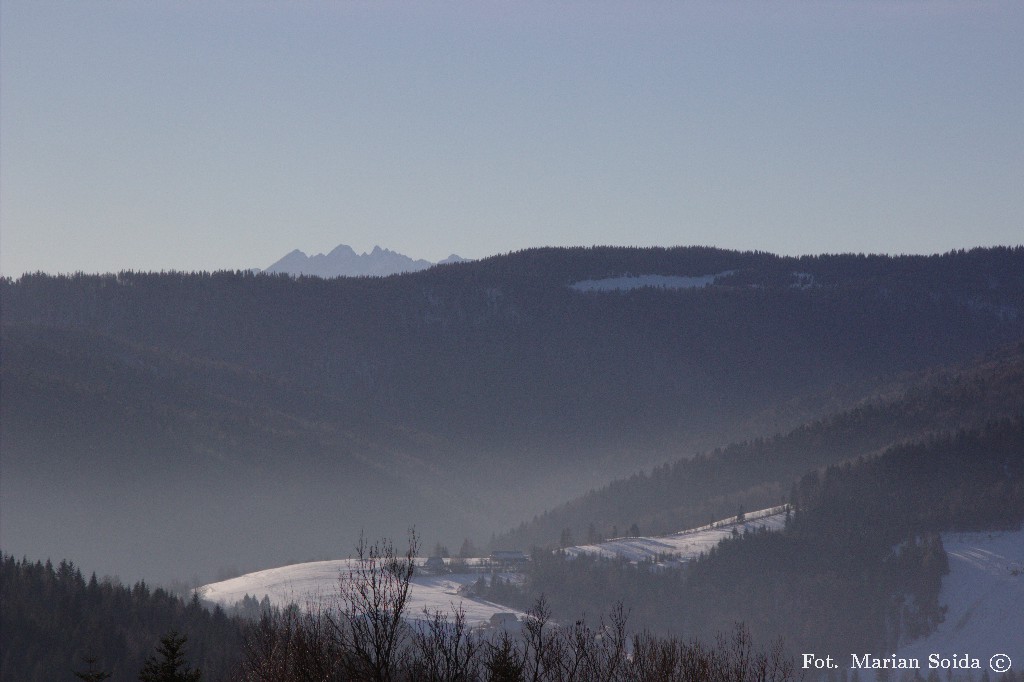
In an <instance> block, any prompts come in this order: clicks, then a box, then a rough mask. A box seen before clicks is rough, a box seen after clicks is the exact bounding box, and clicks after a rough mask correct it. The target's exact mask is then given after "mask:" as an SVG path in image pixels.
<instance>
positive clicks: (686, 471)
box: [495, 344, 1024, 548]
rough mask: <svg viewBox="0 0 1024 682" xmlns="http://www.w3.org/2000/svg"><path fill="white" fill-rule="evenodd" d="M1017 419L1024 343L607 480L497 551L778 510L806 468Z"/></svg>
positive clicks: (1023, 405)
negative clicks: (823, 413)
mask: <svg viewBox="0 0 1024 682" xmlns="http://www.w3.org/2000/svg"><path fill="white" fill-rule="evenodd" d="M1021 414H1024V344H1017V345H1014V346H1010V347H1007V348H1004V349H1001V350H999V351H997V352H993V353H991V354H989V355H987V356H985V357H984V358H982V359H980V360H978V361H976V362H973V363H968V364H965V365H962V366H955V367H951V368H947V369H935V370H930V371H927V372H923V373H917V374H913V375H909V376H907V377H905V378H903V379H902V380H901V381H898V382H894V383H892V384H889V385H886V386H885V387H883V388H881V389H880V390H879V393H878V394H876V395H875V396H872V397H871V398H868V399H865V400H864V401H862V402H861V403H860V404H858V405H856V406H855V407H853V408H851V409H848V410H844V411H841V412H839V413H836V414H833V415H829V416H828V417H825V418H823V419H820V420H815V421H813V422H810V423H808V424H805V425H803V426H800V427H799V428H797V429H794V430H792V431H789V432H788V433H785V434H779V435H776V436H774V437H771V438H757V439H753V440H750V441H746V442H742V443H737V444H732V445H729V446H727V447H724V448H718V449H715V450H714V451H711V452H708V453H704V454H701V455H698V456H695V457H689V458H684V459H679V460H677V461H675V462H672V463H669V464H665V465H662V466H659V467H655V468H654V469H652V470H650V471H648V472H644V473H639V474H634V475H633V476H631V477H629V478H626V479H621V480H618V481H614V482H612V483H610V484H608V485H607V486H605V487H602V488H600V489H599V490H596V491H592V492H590V493H588V494H586V495H583V496H581V497H579V498H576V499H574V500H571V501H569V502H567V503H565V504H563V505H560V506H558V507H556V508H554V509H552V510H550V511H548V512H545V513H544V514H542V515H540V516H539V517H536V518H535V519H534V520H533V521H532V522H531V523H524V524H522V525H521V526H520V527H519V528H517V529H515V530H513V531H510V532H508V533H506V534H504V535H502V536H499V537H498V539H497V540H496V541H495V543H496V545H500V546H517V547H523V548H529V547H532V546H534V545H541V546H545V545H546V546H551V545H553V544H554V543H555V542H556V541H557V540H558V539H559V538H560V537H561V536H563V534H564V533H565V530H566V529H568V531H569V536H570V537H572V538H576V540H577V541H579V542H583V541H589V540H592V539H594V538H593V537H592V536H594V535H596V536H598V537H615V536H621V535H624V534H626V532H627V529H629V528H630V527H631V526H633V525H634V524H636V526H637V529H638V530H639V532H640V533H641V534H643V535H658V534H664V533H671V532H675V531H677V530H680V529H683V528H690V527H694V526H698V525H701V524H704V523H708V522H709V521H712V520H715V519H719V518H723V517H726V516H731V515H733V514H735V513H737V510H739V509H745V510H748V511H750V510H754V509H761V508H764V507H768V506H771V505H774V504H780V503H781V502H782V501H784V500H785V498H786V497H787V496H788V494H789V491H790V487H791V485H792V483H793V482H794V481H796V480H797V479H798V478H800V477H801V476H803V475H804V474H805V473H806V472H808V471H810V470H815V469H818V468H821V467H825V466H827V465H831V464H836V463H838V462H842V461H845V460H850V459H854V458H856V457H862V456H869V455H872V454H876V453H878V452H881V451H882V450H884V449H885V448H887V447H890V446H892V445H896V444H899V443H903V442H909V441H915V440H919V439H921V438H927V437H930V436H932V435H935V434H940V433H944V432H949V431H955V430H956V429H963V428H973V427H978V426H981V425H983V424H985V423H986V422H988V421H989V420H991V419H995V418H1011V417H1016V416H1018V415H1021Z"/></svg>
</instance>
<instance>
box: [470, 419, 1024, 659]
mask: <svg viewBox="0 0 1024 682" xmlns="http://www.w3.org/2000/svg"><path fill="white" fill-rule="evenodd" d="M791 496H792V499H791V501H792V504H793V505H794V508H795V510H796V511H795V513H794V515H793V516H792V518H791V520H790V522H789V523H788V524H787V527H786V529H785V530H784V531H783V532H778V533H769V532H753V533H746V534H741V535H737V536H735V537H733V538H731V539H727V540H726V541H724V542H722V543H721V544H719V545H718V546H716V547H715V548H714V549H713V550H712V551H711V552H709V553H708V554H707V555H704V556H702V557H701V558H700V559H698V560H697V561H695V562H692V563H691V564H689V565H687V566H685V567H683V568H674V569H673V568H663V567H657V566H654V565H652V564H640V565H631V564H629V563H627V562H625V561H622V560H608V559H598V558H594V557H579V558H576V559H573V560H565V559H564V558H563V557H561V556H558V555H552V554H551V553H550V552H538V553H535V554H534V561H533V562H532V566H531V569H530V571H529V572H528V574H527V580H526V582H525V584H524V585H522V586H518V585H514V584H508V583H504V582H502V581H501V580H500V579H499V580H496V581H495V580H492V581H491V582H490V583H489V584H483V585H478V591H479V592H480V593H481V594H482V595H483V596H489V597H493V598H495V599H504V600H508V603H514V604H518V605H520V606H521V605H524V604H527V603H529V601H530V600H531V599H534V598H536V596H537V595H538V594H545V595H548V597H549V599H550V600H551V606H552V609H553V610H554V613H555V617H556V618H559V617H568V616H569V615H570V614H572V613H576V612H578V611H579V610H581V609H582V610H586V611H587V612H588V613H601V612H602V611H603V610H604V609H606V608H608V605H609V604H610V603H612V602H614V601H616V600H622V601H623V603H625V604H628V605H629V606H630V608H631V609H632V614H633V617H634V620H635V621H636V622H637V623H638V625H639V626H641V627H648V628H653V629H656V630H657V631H663V632H672V633H676V634H680V635H683V636H693V635H697V634H701V633H707V632H714V631H716V630H721V629H722V628H723V627H728V625H729V624H730V623H733V622H737V621H741V622H744V623H746V624H747V626H748V627H749V628H750V630H751V632H752V633H753V634H754V635H755V637H759V638H764V637H769V638H770V637H777V636H782V637H784V638H785V640H786V642H787V644H788V645H790V646H792V647H793V648H794V650H797V651H812V650H813V651H823V652H833V653H834V654H835V655H839V654H842V653H844V652H845V653H848V652H849V651H883V650H892V649H893V648H894V647H895V646H896V645H897V644H898V643H899V642H905V641H907V640H909V639H910V638H913V637H918V636H921V635H923V634H926V633H928V632H930V631H931V630H932V629H934V627H935V626H936V625H937V624H938V623H939V622H941V619H942V617H943V613H942V609H941V606H940V604H939V603H938V594H939V589H940V587H941V579H942V576H943V575H944V574H945V573H946V572H947V571H948V563H947V559H946V555H945V552H944V550H943V547H942V543H941V539H940V538H939V535H938V534H939V533H940V532H941V531H951V530H973V529H997V528H1004V529H1016V528H1019V527H1020V524H1021V521H1022V520H1024V419H1022V418H1020V417H1018V418H1016V419H1012V420H1004V421H999V422H993V423H991V424H989V425H987V426H986V427H984V428H981V429H978V430H962V431H959V432H957V433H956V434H952V435H942V436H938V437H935V438H934V439H930V440H928V441H924V442H920V443H916V444H911V445H903V446H897V447H893V448H891V449H889V450H887V451H886V452H885V453H884V454H882V455H880V456H878V457H873V458H866V459H861V460H858V461H857V462H853V463H845V464H843V465H838V466H832V467H829V468H827V469H826V470H824V471H823V472H812V473H810V474H807V475H806V476H805V477H803V479H801V481H800V483H799V484H798V485H796V486H795V487H794V488H793V490H792V493H791Z"/></svg>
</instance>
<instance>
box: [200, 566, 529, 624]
mask: <svg viewBox="0 0 1024 682" xmlns="http://www.w3.org/2000/svg"><path fill="white" fill-rule="evenodd" d="M353 562H354V560H352V559H340V560H336V561H313V562H310V563H305V564H293V565H291V566H281V567H279V568H270V569H267V570H264V571H256V572H255V573H248V574H246V575H243V576H239V577H237V578H232V579H230V580H224V581H221V582H218V583H211V584H209V585H204V586H203V587H200V588H199V591H200V596H201V597H202V598H203V599H205V600H207V601H211V602H214V603H217V604H220V605H222V606H233V605H234V604H235V603H236V602H238V601H240V600H241V599H242V598H243V597H245V596H246V595H249V596H250V597H256V598H257V599H263V597H264V596H266V597H267V598H268V599H269V600H270V603H271V604H273V605H275V606H287V605H288V604H292V603H294V604H298V605H299V606H300V607H303V608H307V607H308V606H310V605H312V604H316V603H318V602H319V603H323V604H330V603H331V600H332V599H333V598H334V597H335V596H336V595H337V594H338V580H339V577H340V576H342V575H348V572H349V570H350V569H351V567H352V566H353ZM480 575H481V574H480V573H451V574H445V575H426V574H424V573H423V572H417V573H416V575H414V577H413V579H412V587H411V589H410V590H409V602H408V605H407V611H406V613H407V614H408V615H409V616H410V617H412V618H416V617H419V616H421V615H422V614H423V609H427V610H428V611H429V612H430V613H433V612H434V611H441V612H442V613H447V614H448V615H449V617H451V613H452V607H453V605H455V606H459V605H461V607H462V609H463V610H464V611H465V612H466V620H467V622H469V623H470V624H472V625H476V624H478V623H479V622H481V621H489V620H490V618H491V616H492V615H494V614H495V613H509V612H511V613H516V615H517V616H518V615H520V614H519V613H518V612H516V611H515V610H514V609H510V608H508V607H507V606H502V605H500V604H495V603H493V602H488V601H484V600H481V599H476V598H473V597H469V596H463V595H460V594H459V593H458V590H459V588H460V587H462V586H464V585H469V584H472V583H474V582H476V581H477V579H479V578H480ZM502 577H504V578H508V577H509V576H508V575H507V574H503V576H502Z"/></svg>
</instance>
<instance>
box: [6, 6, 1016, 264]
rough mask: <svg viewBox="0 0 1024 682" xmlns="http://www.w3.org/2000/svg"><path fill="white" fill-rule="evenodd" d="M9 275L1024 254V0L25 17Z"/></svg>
mask: <svg viewBox="0 0 1024 682" xmlns="http://www.w3.org/2000/svg"><path fill="white" fill-rule="evenodd" d="M0 25H2V35H0V50H2V54H0V59H2V61H0V67H2V79H0V88H2V92H0V95H2V97H0V122H2V123H0V126H2V127H0V221H2V222H0V271H2V272H3V274H5V275H15V276H16V275H18V274H20V273H22V272H24V271H32V270H44V271H48V272H68V271H77V270H84V271H87V272H96V271H115V270H121V269H136V270H160V269H184V270H200V269H201V270H210V269H219V268H247V267H265V266H267V265H269V264H270V263H271V262H273V261H274V260H276V259H277V258H279V257H280V256H282V255H284V254H285V253H286V252H288V251H290V250H291V249H294V248H298V249H302V250H303V251H306V252H307V253H317V252H321V251H328V250H330V249H331V248H333V247H334V246H336V245H337V244H339V243H346V244H350V245H351V246H353V247H354V248H355V249H356V250H357V251H364V250H369V249H370V248H371V247H372V246H373V245H374V244H380V245H382V246H386V247H388V248H392V249H395V250H398V251H401V252H403V253H406V254H408V255H411V256H413V257H419V258H428V259H430V260H438V259H440V258H443V257H445V256H447V255H448V254H449V253H452V252H455V253H458V254H460V255H462V256H466V257H474V258H478V257H483V256H487V255H490V254H494V253H501V252H505V251H510V250H516V249H521V248H526V247H529V246H540V245H569V244H582V245H591V244H622V245H686V244H710V245H717V246H722V247H728V248H737V249H762V250H769V251H775V252H779V253H789V254H796V253H820V252H837V251H865V252H889V253H898V252H904V253H905V252H912V253H932V252H940V251H945V250H949V249H952V248H959V247H970V246H976V245H991V244H1020V243H1022V242H1024V39H1022V38H1021V36H1024V3H1022V2H1019V0H1008V1H1006V2H975V1H971V2H944V1H942V0H934V1H932V0H929V1H925V0H904V1H901V2H888V1H881V0H878V1H873V0H856V1H850V2H825V1H815V2H751V3H741V2H726V1H717V0H716V1H715V2H677V1H674V0H673V1H665V2H658V1H649V2H601V1H600V0H586V1H585V2H582V1H581V2H547V1H546V2H490V1H486V0H478V1H475V2H468V1H455V2H393V3H391V2H342V1H340V0H336V1H330V2H328V1H324V2H301V1H289V2H259V1H257V0H247V1H246V2H198V1H196V2H156V1H151V0H146V1H144V2H142V1H140V2H128V1H115V0H104V1H102V2H100V1H96V2H90V1H88V0H80V1H72V0H67V1H63V2H47V1H45V0H3V1H2V5H0Z"/></svg>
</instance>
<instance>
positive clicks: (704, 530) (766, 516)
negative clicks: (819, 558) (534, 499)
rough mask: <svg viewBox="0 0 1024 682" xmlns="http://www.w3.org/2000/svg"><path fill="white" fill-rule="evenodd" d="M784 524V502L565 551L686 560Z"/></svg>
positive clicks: (639, 558)
mask: <svg viewBox="0 0 1024 682" xmlns="http://www.w3.org/2000/svg"><path fill="white" fill-rule="evenodd" d="M785 525H786V506H785V505H783V506H780V507H770V508H768V509H762V510H760V511H756V512H751V513H749V514H744V515H743V517H742V518H740V517H739V516H733V517H730V518H727V519H722V520H721V521H715V522H714V523H711V524H708V525H706V526H700V527H699V528H691V529H689V530H684V531H680V532H678V533H673V534H671V535H661V536H657V537H633V538H614V539H612V540H605V541H604V542H599V543H596V544H592V545H577V546H576V547H568V548H566V550H565V553H566V554H567V555H568V556H570V557H575V556H578V555H580V554H595V555H598V556H602V557H607V558H615V557H622V558H625V559H628V560H630V561H657V560H658V559H659V558H660V557H663V556H665V555H670V556H671V558H672V559H674V560H675V561H679V562H687V561H692V560H693V559H696V558H697V557H699V556H700V555H701V554H703V553H705V552H707V551H709V550H710V549H711V548H712V547H714V546H715V545H717V544H718V543H719V542H721V541H722V540H724V539H726V538H728V537H731V536H732V534H733V533H734V532H735V533H739V534H742V533H748V532H753V531H757V530H761V529H764V530H769V531H775V530H782V528H783V527H784V526H785Z"/></svg>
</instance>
